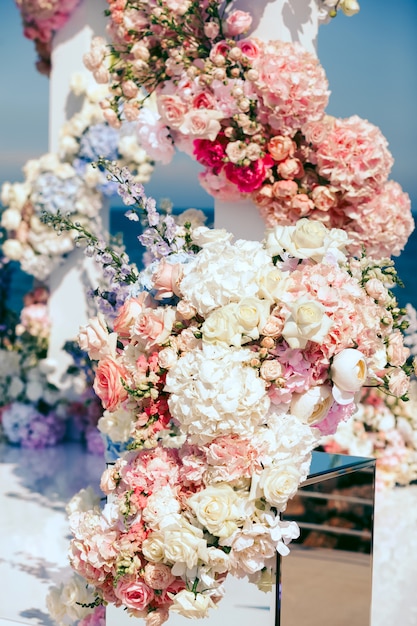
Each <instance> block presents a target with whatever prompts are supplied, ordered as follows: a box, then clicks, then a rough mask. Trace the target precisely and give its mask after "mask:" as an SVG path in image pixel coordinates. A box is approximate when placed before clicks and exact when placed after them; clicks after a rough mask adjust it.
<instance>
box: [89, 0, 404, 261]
mask: <svg viewBox="0 0 417 626" xmlns="http://www.w3.org/2000/svg"><path fill="white" fill-rule="evenodd" d="M354 5H355V6H354ZM323 8H324V9H325V10H326V11H327V10H328V11H330V12H331V11H337V10H338V9H340V10H342V11H344V12H346V13H348V14H353V13H355V12H356V11H357V3H352V2H340V3H335V2H325V3H324V7H323ZM109 17H110V22H109V26H108V32H109V35H110V39H111V44H110V46H107V44H106V43H105V41H104V40H103V39H101V38H95V39H94V40H93V42H92V46H91V50H90V52H88V53H87V54H86V55H85V57H84V61H85V64H86V66H87V68H88V69H89V70H91V71H92V72H93V74H94V76H95V78H96V80H97V81H98V82H100V83H104V84H106V83H107V84H109V85H110V93H111V96H109V97H108V98H107V99H104V100H103V101H102V106H103V110H104V115H105V117H106V119H107V120H108V121H109V123H110V124H111V125H113V126H115V127H117V126H119V125H120V124H121V119H122V117H123V116H124V117H125V118H126V119H128V120H131V121H134V120H135V121H136V122H137V130H136V132H137V133H138V135H139V137H140V140H141V143H142V145H143V146H144V147H145V149H146V150H147V152H148V154H149V155H150V156H152V157H153V158H155V159H156V160H160V161H162V162H165V163H167V162H169V161H170V159H171V158H172V156H173V154H174V149H175V147H177V148H179V149H180V150H183V151H185V152H187V153H188V154H190V155H191V156H192V157H193V158H195V159H196V160H197V161H198V162H199V163H200V164H201V165H202V166H203V167H204V170H203V172H202V173H201V174H200V177H199V178H200V183H201V184H202V186H203V187H204V188H205V189H206V191H208V193H210V194H211V195H213V196H214V197H216V198H219V199H221V200H224V201H239V200H241V199H242V198H249V199H251V200H252V201H253V202H254V203H255V205H256V206H257V207H258V208H259V211H260V213H261V215H262V217H263V218H264V219H265V221H266V224H267V226H272V225H273V224H276V223H278V224H282V225H289V224H293V223H294V222H295V221H296V220H297V219H300V218H301V217H309V218H312V219H316V220H319V221H322V222H323V223H325V224H326V226H328V227H329V228H343V229H344V230H346V232H348V234H349V235H350V239H351V241H350V242H349V252H351V253H352V254H355V255H357V254H358V253H360V251H361V249H362V246H365V248H366V251H367V254H368V255H372V256H373V257H375V258H380V257H385V256H391V255H392V254H394V255H398V254H399V253H400V252H401V250H402V249H403V247H404V245H405V243H406V242H407V239H408V237H409V235H410V233H411V232H412V230H413V228H414V222H413V218H412V215H411V206H410V199H409V197H408V195H407V194H406V193H404V192H403V191H402V189H401V187H400V186H399V185H398V184H397V183H396V182H394V181H389V180H388V177H389V173H390V170H391V167H392V163H393V159H392V156H391V154H390V152H389V150H388V145H387V141H386V139H385V138H384V137H383V135H382V133H381V132H380V130H379V129H378V128H376V127H375V126H374V125H372V124H371V123H370V122H368V121H367V120H362V119H360V118H359V117H357V116H352V117H350V118H347V119H335V118H331V117H329V116H327V115H326V114H325V109H326V106H327V102H328V96H329V91H328V84H327V79H326V76H325V73H324V70H323V68H322V67H321V65H320V63H319V62H318V60H317V59H316V57H315V56H314V55H312V54H310V53H309V52H307V51H306V50H304V49H303V48H302V47H301V46H300V45H299V44H297V43H284V42H281V41H260V40H258V39H256V38H255V37H251V36H246V33H247V32H248V31H250V29H251V25H252V15H251V14H249V13H246V12H243V11H240V10H238V9H235V8H234V3H233V2H228V3H226V4H224V3H221V2H218V1H217V0H211V1H209V2H205V1H201V2H188V1H183V2H177V1H175V2H173V1H171V0H164V1H163V2H160V3H158V6H154V5H153V4H152V3H145V2H139V1H135V2H129V3H128V4H125V3H123V2H120V1H119V0H111V1H110V2H109ZM147 98H150V100H151V102H152V106H151V107H144V106H143V104H144V102H145V101H146V99H147Z"/></svg>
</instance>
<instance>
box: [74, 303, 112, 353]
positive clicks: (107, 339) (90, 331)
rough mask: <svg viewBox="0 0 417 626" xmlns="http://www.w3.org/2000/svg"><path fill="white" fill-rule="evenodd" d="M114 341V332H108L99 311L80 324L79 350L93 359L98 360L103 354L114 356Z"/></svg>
mask: <svg viewBox="0 0 417 626" xmlns="http://www.w3.org/2000/svg"><path fill="white" fill-rule="evenodd" d="M116 341H117V337H116V335H115V333H109V331H108V329H107V324H106V321H105V319H104V316H103V315H102V314H101V313H99V314H98V315H97V317H93V318H92V319H90V321H89V323H88V324H86V325H85V326H81V327H80V331H79V333H78V343H79V345H80V348H81V350H84V351H85V352H87V353H88V356H89V357H90V359H92V360H93V361H98V360H99V359H101V358H103V357H105V356H115V355H116Z"/></svg>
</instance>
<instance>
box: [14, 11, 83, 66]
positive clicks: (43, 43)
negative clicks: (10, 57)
mask: <svg viewBox="0 0 417 626" xmlns="http://www.w3.org/2000/svg"><path fill="white" fill-rule="evenodd" d="M15 2H16V5H17V8H18V9H19V11H20V13H21V16H22V22H23V27H24V30H23V34H24V36H25V37H27V38H28V39H31V40H32V41H34V42H35V48H36V52H37V54H38V60H37V62H36V67H37V69H38V71H39V72H40V73H41V74H46V75H49V72H50V70H51V44H52V38H53V36H54V34H55V33H56V32H57V31H58V30H60V29H61V28H62V27H63V26H64V25H65V24H66V23H67V21H68V19H69V18H70V17H71V15H72V13H73V11H74V9H76V7H77V6H78V4H79V3H80V0H15Z"/></svg>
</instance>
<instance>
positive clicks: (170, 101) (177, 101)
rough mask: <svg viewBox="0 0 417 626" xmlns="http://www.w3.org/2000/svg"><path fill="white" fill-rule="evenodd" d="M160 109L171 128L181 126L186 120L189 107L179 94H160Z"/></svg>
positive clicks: (165, 121)
mask: <svg viewBox="0 0 417 626" xmlns="http://www.w3.org/2000/svg"><path fill="white" fill-rule="evenodd" d="M158 110H159V113H160V115H161V118H162V120H163V121H164V123H165V124H166V125H167V126H170V127H171V128H179V127H180V126H181V124H182V122H183V120H184V115H185V112H186V110H187V107H186V106H185V104H184V103H183V101H182V100H181V98H179V97H178V96H164V95H162V96H160V97H159V98H158Z"/></svg>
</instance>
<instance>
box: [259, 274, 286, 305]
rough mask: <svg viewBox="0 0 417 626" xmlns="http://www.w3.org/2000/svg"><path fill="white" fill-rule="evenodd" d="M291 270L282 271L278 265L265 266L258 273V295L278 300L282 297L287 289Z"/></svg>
mask: <svg viewBox="0 0 417 626" xmlns="http://www.w3.org/2000/svg"><path fill="white" fill-rule="evenodd" d="M288 276H289V272H281V270H279V269H278V268H277V267H273V268H270V267H265V268H262V271H261V272H260V273H259V275H258V284H259V291H258V294H257V295H258V296H259V297H260V298H265V299H267V300H272V301H274V302H277V301H279V300H281V299H282V295H283V294H284V293H285V291H286V285H287V281H286V278H287V277H288Z"/></svg>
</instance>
